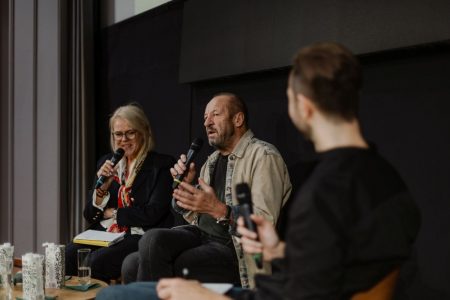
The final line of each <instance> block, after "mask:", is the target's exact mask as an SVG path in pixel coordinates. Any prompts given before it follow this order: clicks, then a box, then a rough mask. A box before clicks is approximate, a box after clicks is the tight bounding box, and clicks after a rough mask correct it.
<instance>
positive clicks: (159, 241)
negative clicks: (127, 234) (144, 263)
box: [139, 228, 170, 255]
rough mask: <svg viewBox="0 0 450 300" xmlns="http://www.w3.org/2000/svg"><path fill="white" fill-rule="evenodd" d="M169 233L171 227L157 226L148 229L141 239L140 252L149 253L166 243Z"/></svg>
mask: <svg viewBox="0 0 450 300" xmlns="http://www.w3.org/2000/svg"><path fill="white" fill-rule="evenodd" d="M168 233H170V229H162V228H155V229H150V230H149V231H147V232H146V233H145V234H144V236H142V238H141V239H140V240H139V253H141V254H142V255H149V253H151V252H153V251H155V249H158V247H161V246H162V245H164V244H165V242H164V240H165V239H166V237H167V234H168Z"/></svg>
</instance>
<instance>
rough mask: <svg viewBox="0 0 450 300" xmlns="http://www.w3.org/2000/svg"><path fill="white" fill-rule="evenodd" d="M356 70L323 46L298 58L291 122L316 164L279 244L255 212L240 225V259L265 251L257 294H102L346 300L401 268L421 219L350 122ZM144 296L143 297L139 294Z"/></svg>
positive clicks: (163, 285) (170, 285)
mask: <svg viewBox="0 0 450 300" xmlns="http://www.w3.org/2000/svg"><path fill="white" fill-rule="evenodd" d="M360 86H361V70H360V66H359V63H358V62H357V60H356V58H355V57H354V56H353V55H352V54H351V53H350V52H349V51H348V50H347V49H345V48H344V47H342V46H340V45H338V44H334V43H320V44H314V45H312V46H309V47H306V48H304V49H302V50H301V51H300V52H299V53H298V54H297V56H296V58H295V61H294V66H293V69H292V72H291V75H290V78H289V85H288V89H287V94H288V98H289V107H288V108H289V116H290V118H291V120H292V121H293V123H294V125H295V126H296V127H297V128H298V129H299V131H300V132H302V133H303V134H304V135H305V136H307V137H308V138H310V139H311V140H312V142H313V143H314V146H315V149H316V151H317V152H318V153H319V156H320V161H319V163H318V164H317V166H316V167H315V169H314V171H313V173H312V175H311V176H310V177H309V179H308V180H307V182H306V183H305V184H304V185H303V187H302V188H301V189H300V191H299V193H298V194H297V197H296V199H295V202H294V203H293V204H292V207H291V209H290V212H289V220H288V231H287V235H286V242H282V241H280V240H279V238H278V236H277V234H276V233H275V231H274V229H273V226H272V224H270V223H269V222H267V221H265V220H264V218H263V217H261V216H255V215H254V216H253V217H252V218H253V220H254V221H255V223H256V224H257V229H258V236H259V241H258V240H256V234H255V233H252V232H250V231H248V230H246V229H245V228H244V227H243V226H242V220H240V221H239V223H240V226H239V228H238V231H239V232H240V233H241V234H242V239H241V240H242V243H243V247H244V249H245V251H246V252H247V253H260V252H262V253H263V256H264V258H265V259H266V260H267V261H271V262H272V266H273V274H272V275H258V276H257V277H256V278H255V281H256V287H257V289H256V290H254V291H250V290H237V289H233V290H232V291H231V292H230V293H228V294H227V296H225V295H219V294H216V293H213V292H211V291H209V290H207V289H205V288H203V287H202V286H201V285H200V284H199V283H196V282H190V281H186V280H183V279H179V278H175V279H162V280H160V281H159V283H158V284H157V286H156V284H155V283H153V284H151V283H147V284H144V285H142V284H140V283H138V284H136V285H134V286H133V285H130V286H128V287H125V288H123V290H114V289H111V290H108V289H107V290H105V294H108V293H109V294H108V296H113V297H117V299H120V298H121V296H123V293H127V292H131V291H132V292H133V293H134V295H135V299H141V296H142V297H143V296H145V297H146V299H171V300H178V299H180V300H181V299H183V300H189V299H196V300H202V299H205V300H206V299H208V300H214V299H217V300H219V299H230V298H232V299H349V298H350V297H351V296H352V295H354V294H355V293H358V292H360V291H364V290H368V289H370V288H371V287H373V286H374V285H376V284H377V283H378V282H379V281H380V280H381V279H383V278H384V277H386V276H387V275H388V274H390V273H392V272H393V271H394V270H396V269H398V268H399V267H400V266H401V265H402V263H403V262H404V261H405V260H406V259H407V258H408V256H409V255H410V252H411V249H412V244H413V242H414V240H415V237H416V235H417V232H418V229H419V223H420V216H419V212H418V210H417V207H416V205H415V203H414V201H413V200H412V198H411V196H410V194H409V192H408V189H407V187H406V185H405V183H404V182H403V180H402V179H401V178H400V176H399V175H398V173H397V172H396V171H395V169H394V168H393V167H392V165H390V164H389V163H388V162H387V161H386V160H385V159H383V158H382V157H381V156H380V155H379V154H378V153H377V152H376V151H375V149H373V148H372V147H369V145H368V144H367V142H366V141H365V140H364V138H363V137H362V135H361V132H360V127H359V122H358V120H357V117H356V115H357V108H358V98H359V90H360ZM142 299H143V298H142Z"/></svg>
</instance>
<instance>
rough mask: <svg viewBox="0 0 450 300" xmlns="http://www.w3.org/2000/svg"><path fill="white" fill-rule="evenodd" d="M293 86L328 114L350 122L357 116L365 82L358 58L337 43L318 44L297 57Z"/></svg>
mask: <svg viewBox="0 0 450 300" xmlns="http://www.w3.org/2000/svg"><path fill="white" fill-rule="evenodd" d="M291 80H292V88H293V90H294V92H295V93H301V94H303V95H305V96H306V97H308V98H309V99H311V100H312V101H313V102H314V103H315V104H316V105H317V107H318V108H319V109H320V110H321V111H322V112H323V113H325V114H327V115H330V116H333V117H337V118H340V119H343V120H346V121H351V120H353V119H354V118H356V116H357V113H358V105H359V92H360V89H361V85H362V71H361V66H360V64H359V62H358V60H357V59H356V57H355V56H354V55H353V54H352V53H351V52H350V51H349V50H348V49H347V48H345V47H344V46H342V45H339V44H337V43H316V44H313V45H311V46H308V47H305V48H302V49H301V50H300V51H299V52H298V53H297V55H296V56H295V58H294V63H293V67H292V72H291Z"/></svg>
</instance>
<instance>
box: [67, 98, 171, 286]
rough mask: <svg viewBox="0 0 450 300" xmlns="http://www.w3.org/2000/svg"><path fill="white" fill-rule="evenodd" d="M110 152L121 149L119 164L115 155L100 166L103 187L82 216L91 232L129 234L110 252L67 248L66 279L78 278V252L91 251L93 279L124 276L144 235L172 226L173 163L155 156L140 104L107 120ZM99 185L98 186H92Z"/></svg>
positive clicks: (77, 246) (94, 193)
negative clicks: (123, 270) (125, 262)
mask: <svg viewBox="0 0 450 300" xmlns="http://www.w3.org/2000/svg"><path fill="white" fill-rule="evenodd" d="M109 127H110V131H111V137H110V140H111V149H112V152H116V151H117V149H119V148H121V149H123V152H124V155H123V158H122V159H121V160H120V161H119V162H118V163H116V164H115V165H114V164H113V163H112V162H111V158H112V156H113V154H112V153H110V154H107V155H105V156H104V157H102V158H101V159H100V160H99V161H98V163H97V173H96V180H95V183H96V182H97V179H98V178H100V177H101V176H103V177H104V178H105V180H104V182H103V184H101V185H100V186H98V185H99V184H97V186H98V188H96V189H95V188H94V189H93V190H92V191H90V193H89V195H88V198H87V201H86V206H85V209H84V217H85V219H86V220H87V221H88V222H89V224H90V226H89V229H95V230H102V231H109V232H126V234H125V238H124V239H123V240H122V241H121V242H119V243H117V244H115V245H112V246H110V247H97V246H87V245H81V244H73V243H71V244H69V245H68V246H67V248H66V264H65V265H66V274H67V275H77V250H78V249H81V248H91V254H90V258H89V262H90V265H91V272H92V275H91V276H92V277H93V278H96V279H100V280H103V281H106V282H109V281H110V280H111V279H115V278H118V277H120V269H121V265H122V261H123V260H124V258H125V257H126V256H127V255H128V254H130V253H131V252H135V251H137V250H138V241H139V239H140V238H141V236H142V235H143V234H144V232H145V231H146V230H148V229H150V228H155V227H171V226H172V225H173V215H172V213H171V210H170V202H171V194H172V189H171V185H172V181H173V179H172V177H171V175H170V171H169V169H170V168H171V167H172V166H173V164H174V163H175V160H174V159H173V158H172V157H170V156H168V155H163V154H159V153H156V152H155V151H153V147H154V140H153V135H152V130H151V127H150V123H149V121H148V119H147V117H146V116H145V113H144V111H143V110H142V109H141V108H140V107H139V106H137V105H136V104H129V105H125V106H122V107H119V108H118V109H117V110H116V111H115V112H114V113H113V115H112V116H111V118H110V120H109ZM94 186H95V184H94Z"/></svg>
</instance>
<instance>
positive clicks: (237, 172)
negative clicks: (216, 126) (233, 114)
mask: <svg viewBox="0 0 450 300" xmlns="http://www.w3.org/2000/svg"><path fill="white" fill-rule="evenodd" d="M218 156H219V151H215V152H213V153H212V154H211V155H210V156H209V157H208V159H207V161H206V162H205V164H204V165H203V166H202V169H201V171H200V178H203V179H204V180H205V182H206V183H208V184H209V183H210V180H211V178H210V177H211V174H212V173H213V169H214V167H215V164H216V161H217V158H218ZM225 180H226V182H225V202H226V204H227V205H230V206H232V207H233V215H234V217H236V214H235V213H234V212H235V211H237V210H236V206H237V205H238V202H237V200H236V194H235V190H234V189H235V187H236V185H237V184H238V183H243V182H245V183H247V184H248V185H249V186H250V189H251V193H252V201H253V211H254V213H256V214H258V215H262V216H264V217H265V218H266V219H267V220H269V221H271V222H272V223H273V224H276V222H277V220H278V217H279V215H280V210H281V208H282V206H283V205H284V204H285V203H286V201H287V199H288V197H289V195H290V193H291V189H292V186H291V182H290V179H289V174H288V171H287V167H286V164H285V163H284V160H283V158H282V157H281V155H280V153H279V152H278V150H277V149H276V148H275V147H274V146H273V145H271V144H269V143H266V142H264V141H261V140H258V139H257V138H255V137H254V135H253V132H252V131H251V130H247V132H246V133H245V134H244V135H243V136H242V138H241V139H240V141H239V143H238V144H237V145H236V147H235V149H234V150H233V151H232V153H231V154H230V155H229V156H228V165H227V174H226V179H225ZM184 217H185V219H186V220H187V221H188V222H190V223H191V224H197V217H198V214H197V213H194V212H188V213H187V214H185V215H184ZM231 231H233V229H232V228H231ZM233 243H234V247H235V249H236V254H237V257H238V260H239V273H240V277H241V284H242V287H244V288H248V287H254V275H255V274H256V273H261V272H264V273H268V272H270V265H269V264H264V268H263V270H257V267H256V265H255V263H254V261H253V259H252V257H251V255H248V254H244V252H243V250H242V247H241V244H240V243H239V242H238V240H237V238H236V237H235V236H233Z"/></svg>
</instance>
